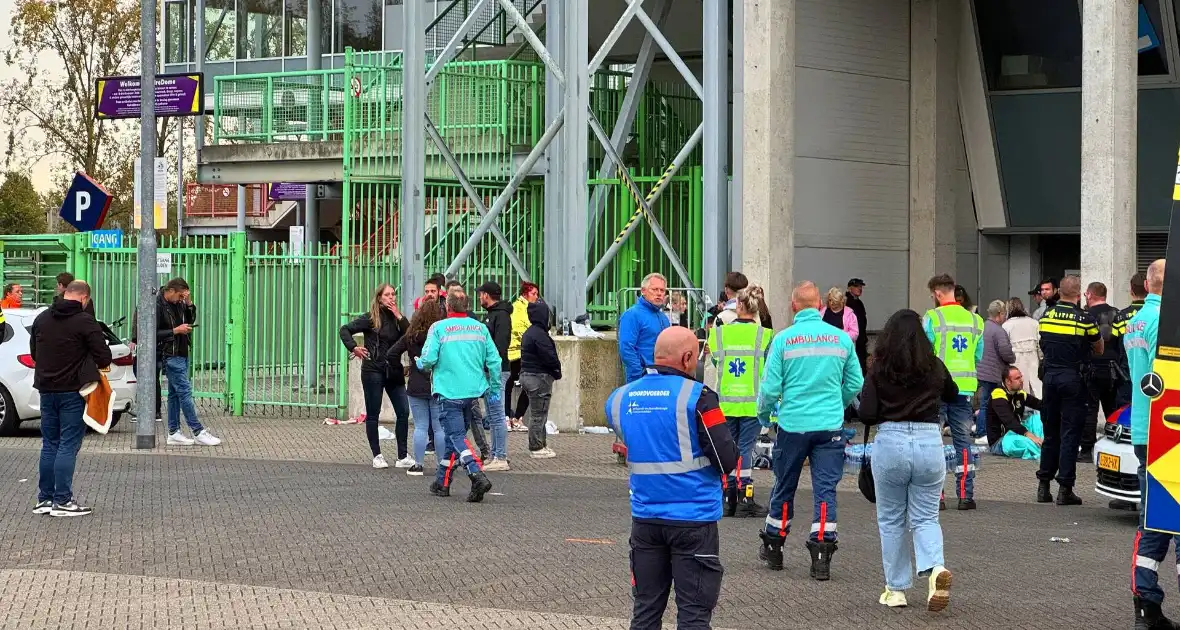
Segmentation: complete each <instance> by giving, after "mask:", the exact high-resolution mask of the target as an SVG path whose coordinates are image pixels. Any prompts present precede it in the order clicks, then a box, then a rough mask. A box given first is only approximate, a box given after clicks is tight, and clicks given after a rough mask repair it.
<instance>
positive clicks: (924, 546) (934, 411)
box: [859, 309, 959, 612]
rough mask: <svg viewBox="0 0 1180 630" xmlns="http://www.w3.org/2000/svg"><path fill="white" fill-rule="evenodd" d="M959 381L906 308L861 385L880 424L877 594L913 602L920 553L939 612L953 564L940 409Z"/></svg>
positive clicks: (865, 405)
mask: <svg viewBox="0 0 1180 630" xmlns="http://www.w3.org/2000/svg"><path fill="white" fill-rule="evenodd" d="M958 394H959V388H958V387H957V386H956V385H955V382H954V380H953V379H952V378H951V375H950V373H949V372H947V369H946V366H945V365H943V363H942V361H940V360H939V359H938V358H937V357H935V356H934V349H933V348H932V347H931V344H930V341H929V340H928V339H927V338H926V333H925V332H924V331H923V330H922V320H921V318H919V317H918V314H917V313H915V312H914V311H911V310H908V309H906V310H901V311H898V312H897V313H895V314H894V315H893V316H892V317H890V318H889V321H888V322H886V324H885V328H884V330H883V331H882V333H881V336H880V337H879V338H878V341H877V345H876V348H875V349H874V351H873V357H872V363H871V365H870V367H869V374H868V377H867V378H865V386H864V391H863V392H862V393H861V404H860V411H859V413H860V419H861V420H862V421H863V422H864V423H865V425H866V429H865V430H866V431H867V430H868V427H871V426H873V425H877V437H876V440H874V441H873V450H872V459H871V461H872V469H873V488H874V491H875V493H876V499H877V528H878V530H879V531H880V534H881V564H882V565H883V566H884V570H885V592H884V593H882V594H881V597H880V598H879V599H878V601H879V602H880V603H881V604H883V605H885V606H889V607H901V606H906V605H907V602H906V597H905V591H906V590H907V589H909V588H910V587H911V586H913V581H914V561H915V560H916V561H917V569H918V575H919V576H923V577H926V578H927V579H928V582H929V590H928V592H927V595H926V607H927V609H928V610H930V611H933V612H937V611H940V610H943V609H944V608H946V607H947V604H948V603H949V602H950V587H951V572H950V571H948V570H947V568H946V567H945V566H943V565H944V564H945V563H944V560H943V555H942V526H941V525H939V523H938V501H939V495H940V494H941V493H942V484H943V481H944V480H945V479H946V459H945V456H944V455H943V445H942V433H941V431H940V430H939V418H938V414H939V409H940V407H941V404H942V403H943V402H945V401H947V400H954V398H955V397H956V396H958Z"/></svg>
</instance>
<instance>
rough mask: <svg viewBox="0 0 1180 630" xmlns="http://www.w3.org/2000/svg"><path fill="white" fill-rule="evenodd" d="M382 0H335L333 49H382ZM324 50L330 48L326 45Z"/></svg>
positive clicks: (337, 51) (335, 51) (339, 50)
mask: <svg viewBox="0 0 1180 630" xmlns="http://www.w3.org/2000/svg"><path fill="white" fill-rule="evenodd" d="M383 4H384V3H383V1H382V0H335V2H333V7H332V8H333V13H332V31H333V33H332V49H331V51H332V52H334V53H341V52H344V49H345V47H347V46H352V48H353V50H381V22H382V21H381V18H382V15H383V14H384V8H383ZM324 51H325V52H327V51H328V48H327V47H326V46H325V47H324Z"/></svg>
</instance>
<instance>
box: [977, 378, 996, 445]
mask: <svg viewBox="0 0 1180 630" xmlns="http://www.w3.org/2000/svg"><path fill="white" fill-rule="evenodd" d="M997 387H999V385H997V384H995V383H992V382H991V381H979V389H978V390H976V391H977V392H978V393H979V415H978V416H975V435H976V436H981V435H987V401H989V400H991V399H992V392H994V391H995V390H996V388H997Z"/></svg>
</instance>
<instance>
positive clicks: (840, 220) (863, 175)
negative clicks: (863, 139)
mask: <svg viewBox="0 0 1180 630" xmlns="http://www.w3.org/2000/svg"><path fill="white" fill-rule="evenodd" d="M795 244H796V245H797V246H800V247H843V248H865V249H881V250H896V251H905V250H906V249H908V248H909V168H908V167H906V166H897V165H892V164H871V163H866V162H848V161H842V160H820V159H814V158H806V157H797V158H795ZM853 275H856V274H853ZM849 277H852V276H849ZM844 280H845V282H847V281H848V278H845V279H844Z"/></svg>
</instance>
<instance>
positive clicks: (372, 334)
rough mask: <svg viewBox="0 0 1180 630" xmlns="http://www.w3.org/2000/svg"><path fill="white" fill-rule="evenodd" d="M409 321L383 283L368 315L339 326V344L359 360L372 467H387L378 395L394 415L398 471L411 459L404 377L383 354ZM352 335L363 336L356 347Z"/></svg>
mask: <svg viewBox="0 0 1180 630" xmlns="http://www.w3.org/2000/svg"><path fill="white" fill-rule="evenodd" d="M409 327H410V322H408V321H406V318H405V317H402V314H401V312H400V311H398V310H397V293H396V292H395V291H394V289H393V286H391V285H389V284H382V285H381V286H379V287H377V290H376V291H375V292H374V293H373V300H372V302H370V304H369V312H368V313H365V314H364V315H361V316H360V317H358V318H356V319H354V320H352V321H351V322H349V323H347V324H345V325H343V326H341V327H340V342H341V343H343V344H344V347H345V348H348V351H349V352H351V353H352V356H354V357H356V358H357V359H360V360H361V387H362V388H363V389H364V392H365V436H366V437H368V438H369V449H370V450H372V451H373V468H389V463H388V462H386V461H385V456H384V455H382V454H381V442H380V441H379V440H378V439H377V422H378V421H379V420H380V419H381V394H383V393H384V394H385V395H387V396H389V402H391V403H393V412H394V413H395V414H396V415H397V424H396V425H395V426H394V436H395V437H396V438H397V462H396V464H395V466H397V467H398V468H409V467H411V466H413V465H414V460H412V459H410V457H409V455H408V454H407V444H406V437H407V433H409V428H410V409H409V406H408V403H407V401H406V375H405V372H404V371H403V370H402V364H401V363H397V362H389V361H386V359H385V355H386V353H387V352H388V351H389V349H390V348H392V347H393V344H395V343H397V340H398V339H400V338H401V336H402V335H403V334H405V332H406V329H407V328H409ZM354 335H363V336H364V345H357V343H356V341H355V340H354V339H353V336H354Z"/></svg>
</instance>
